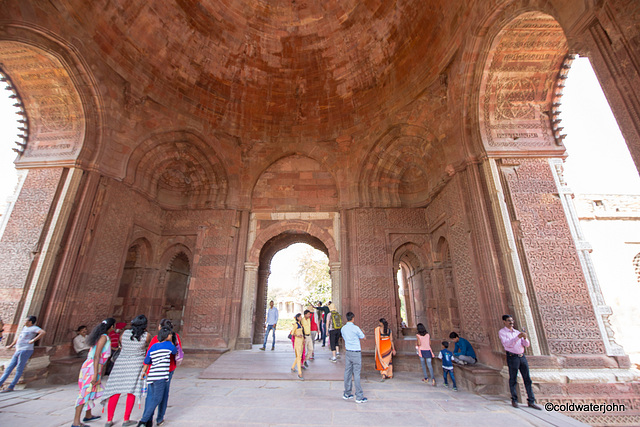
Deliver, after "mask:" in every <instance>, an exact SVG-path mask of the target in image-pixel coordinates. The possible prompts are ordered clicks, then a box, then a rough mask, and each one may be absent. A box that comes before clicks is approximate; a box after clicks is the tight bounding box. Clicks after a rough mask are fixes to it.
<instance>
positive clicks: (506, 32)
mask: <svg viewBox="0 0 640 427" xmlns="http://www.w3.org/2000/svg"><path fill="white" fill-rule="evenodd" d="M489 38H490V40H491V41H490V43H489V44H488V45H487V51H488V54H487V56H486V58H485V59H484V63H483V67H482V71H481V79H480V84H479V89H478V98H477V102H478V106H477V114H478V130H479V134H480V138H481V140H482V142H483V146H484V150H485V151H486V152H488V153H491V154H500V155H505V154H509V153H520V152H524V153H526V154H536V155H556V156H557V155H562V154H563V153H564V151H565V150H564V145H563V144H562V138H563V137H562V134H561V130H562V128H561V126H560V121H559V118H558V107H559V100H560V97H561V96H562V87H564V85H563V81H564V79H565V78H566V73H567V71H568V66H569V64H570V58H569V57H568V56H567V53H568V44H567V39H566V36H565V33H564V31H563V29H562V27H561V26H560V24H559V23H558V22H557V21H556V19H555V18H554V17H553V16H550V15H548V14H546V13H543V12H540V11H523V12H522V13H520V14H518V15H517V16H515V17H513V18H511V19H510V20H508V21H507V22H506V23H503V26H502V27H501V28H500V30H499V31H497V32H496V33H494V34H490V35H489ZM567 61H569V62H567Z"/></svg>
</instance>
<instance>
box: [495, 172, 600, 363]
mask: <svg viewBox="0 0 640 427" xmlns="http://www.w3.org/2000/svg"><path fill="white" fill-rule="evenodd" d="M516 163H517V166H516V165H515V164H516ZM504 168H506V170H507V172H506V173H503V177H504V179H505V181H506V185H507V187H508V190H509V195H510V199H511V201H512V204H513V215H514V216H515V217H514V218H512V221H513V222H514V227H515V228H516V229H515V230H514V231H515V235H516V238H517V239H518V240H519V242H520V244H521V247H522V250H523V252H524V257H522V258H523V259H522V261H523V262H525V263H526V266H527V271H528V272H529V280H530V283H531V286H532V287H533V290H534V292H535V300H536V301H537V309H538V311H539V313H540V318H541V322H542V323H543V325H544V332H545V335H546V338H547V341H548V345H549V349H550V351H551V352H552V353H559V354H562V353H603V352H604V345H603V343H602V337H601V336H600V333H599V328H598V325H597V322H596V318H595V314H594V310H593V306H592V304H591V300H590V297H589V292H588V288H587V284H586V282H585V279H584V276H583V273H582V270H581V266H580V261H579V259H578V254H577V252H576V248H575V245H574V243H573V239H572V237H571V233H570V231H569V227H568V224H567V219H566V217H565V214H564V211H563V208H562V204H561V202H560V199H559V197H558V195H557V193H558V189H557V188H556V185H555V181H554V179H553V175H552V173H551V169H550V166H549V163H548V162H547V161H546V159H518V160H517V161H516V162H511V161H510V165H509V166H505V167H504ZM504 168H503V170H504Z"/></svg>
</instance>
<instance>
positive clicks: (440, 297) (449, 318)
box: [427, 236, 461, 339]
mask: <svg viewBox="0 0 640 427" xmlns="http://www.w3.org/2000/svg"><path fill="white" fill-rule="evenodd" d="M436 239H437V242H436V244H435V251H434V263H433V264H434V267H433V270H432V273H431V278H430V279H431V284H430V289H427V317H428V320H429V324H430V325H431V328H432V337H434V338H435V339H447V338H448V337H449V333H450V332H452V331H460V326H461V318H460V311H459V308H458V295H457V292H456V284H455V276H454V273H453V265H452V262H451V253H450V251H449V243H448V241H447V239H446V237H444V236H439V237H438V236H436Z"/></svg>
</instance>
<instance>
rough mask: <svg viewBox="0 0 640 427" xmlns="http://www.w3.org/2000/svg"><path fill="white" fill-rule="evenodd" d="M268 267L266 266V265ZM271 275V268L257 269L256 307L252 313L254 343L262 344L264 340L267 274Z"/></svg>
mask: <svg viewBox="0 0 640 427" xmlns="http://www.w3.org/2000/svg"><path fill="white" fill-rule="evenodd" d="M267 267H268V266H267ZM270 275H271V270H270V269H269V268H261V269H260V270H258V282H257V288H258V293H257V298H256V309H255V313H254V319H255V320H254V332H253V343H254V344H262V343H263V340H264V333H265V328H264V322H265V315H266V308H267V307H268V301H267V294H268V293H269V287H268V282H269V276H270Z"/></svg>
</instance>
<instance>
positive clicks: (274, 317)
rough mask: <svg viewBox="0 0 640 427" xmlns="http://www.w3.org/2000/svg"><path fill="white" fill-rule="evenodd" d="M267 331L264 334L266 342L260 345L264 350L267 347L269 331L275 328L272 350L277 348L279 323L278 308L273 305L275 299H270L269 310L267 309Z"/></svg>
mask: <svg viewBox="0 0 640 427" xmlns="http://www.w3.org/2000/svg"><path fill="white" fill-rule="evenodd" d="M265 323H266V324H267V332H266V333H265V334H264V344H262V347H260V350H262V351H264V350H265V348H266V347H267V339H268V338H269V332H271V331H272V330H273V344H272V345H271V350H274V349H275V348H276V325H277V324H278V309H277V308H275V307H274V306H273V301H269V310H267V321H266V322H265Z"/></svg>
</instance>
